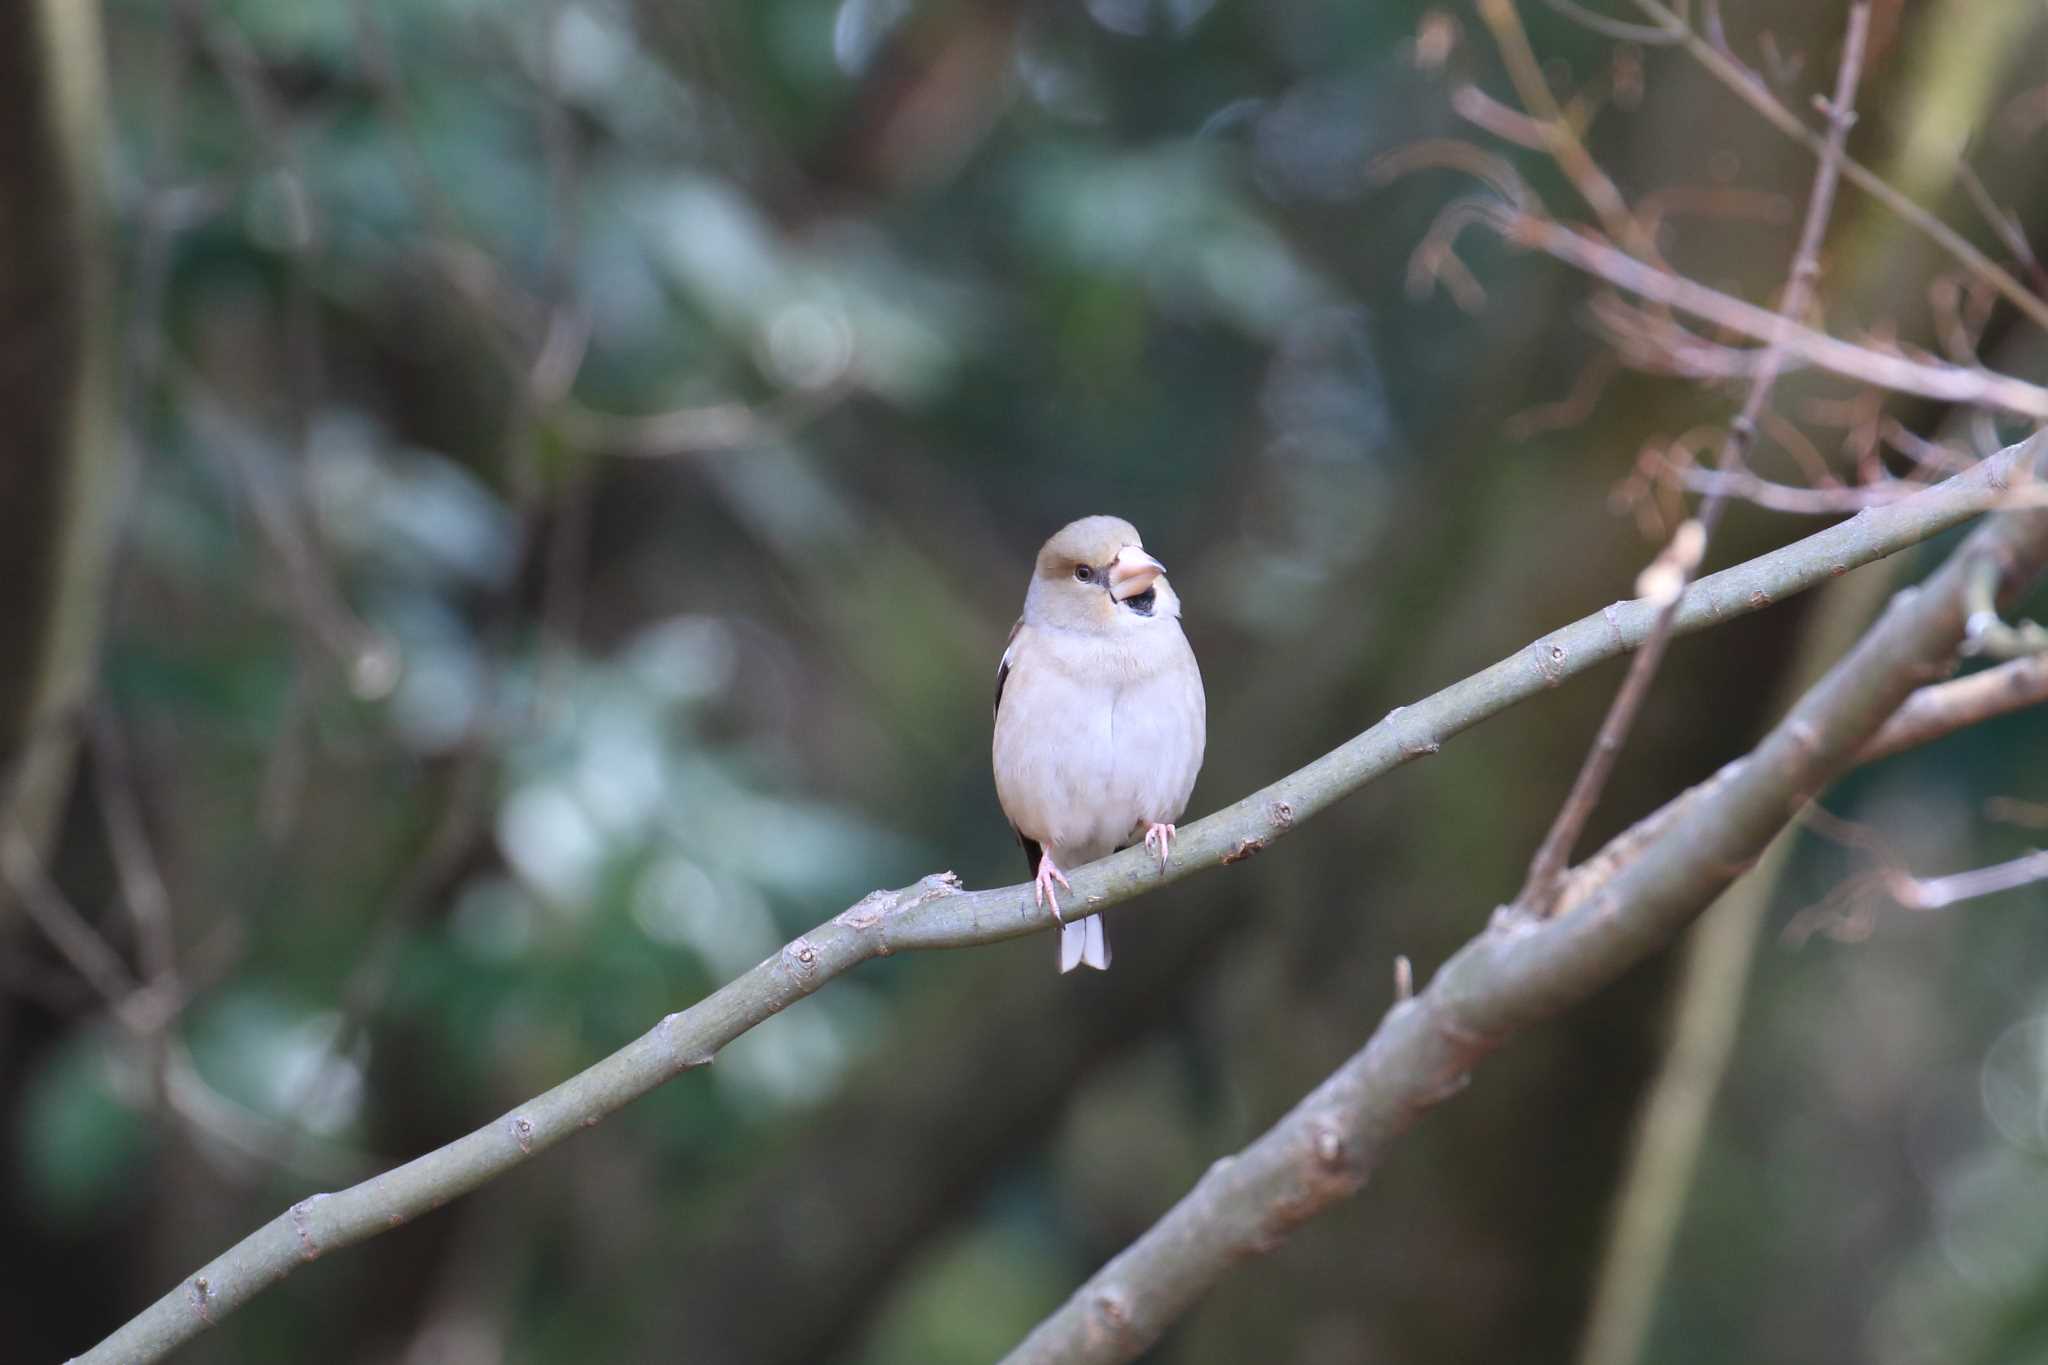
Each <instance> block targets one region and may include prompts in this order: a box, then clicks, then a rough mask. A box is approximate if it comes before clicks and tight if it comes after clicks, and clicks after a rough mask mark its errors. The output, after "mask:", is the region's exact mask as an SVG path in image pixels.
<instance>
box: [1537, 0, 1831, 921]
mask: <svg viewBox="0 0 2048 1365" xmlns="http://www.w3.org/2000/svg"><path fill="white" fill-rule="evenodd" d="M1869 31H1870V0H1856V2H1855V3H1854V4H1852V5H1851V6H1850V7H1849V27H1848V32H1847V34H1846V36H1845V37H1844V38H1843V40H1842V64H1841V67H1840V69H1839V71H1838V73H1837V75H1836V77H1835V94H1834V99H1833V101H1832V102H1831V103H1830V105H1829V106H1828V140H1827V145H1826V147H1825V148H1824V149H1823V151H1822V154H1821V159H1820V169H1819V170H1818V171H1817V172H1815V174H1814V178H1813V191H1812V193H1811V194H1810V195H1809V196H1808V197H1807V202H1806V221H1805V223H1804V224H1803V225H1802V226H1801V228H1800V230H1799V244H1798V247H1797V248H1796V249H1795V250H1794V251H1793V253H1792V270H1791V274H1790V275H1789V276H1788V277H1787V278H1786V281H1785V293H1784V296H1783V297H1782V298H1781V299H1780V300H1779V303H1778V323H1777V325H1776V327H1775V328H1774V329H1773V331H1772V333H1771V336H1770V340H1769V341H1768V343H1767V344H1766V349H1765V351H1764V362H1763V365H1762V367H1761V368H1759V369H1758V370H1757V372H1756V378H1755V379H1754V380H1752V381H1751V383H1750V386H1749V395H1748V397H1746V398H1745V399H1744V400H1743V403H1742V410H1741V412H1739V413H1737V414H1736V417H1735V420H1734V421H1733V422H1732V423H1730V424H1729V427H1728V434H1727V436H1726V438H1725V439H1724V440H1723V441H1722V443H1721V452H1720V457H1719V460H1718V462H1717V467H1718V468H1719V469H1720V470H1721V471H1722V472H1724V473H1725V472H1728V471H1731V470H1736V469H1739V468H1741V467H1742V466H1743V465H1744V463H1745V462H1746V459H1747V456H1748V452H1749V447H1750V444H1751V442H1752V441H1753V440H1754V439H1755V437H1756V428H1757V417H1758V415H1759V414H1760V413H1762V411H1763V409H1764V404H1765V403H1766V402H1767V401H1768V400H1769V398H1770V396H1771V388H1772V386H1773V385H1775V384H1776V383H1777V381H1778V362H1779V361H1780V360H1781V359H1782V358H1783V356H1784V353H1785V348H1786V343H1785V338H1786V335H1787V334H1788V332H1789V331H1790V329H1791V322H1792V320H1794V319H1797V318H1799V317H1801V316H1803V315H1804V314H1805V312H1806V309H1807V306H1808V304H1809V303H1810V302H1811V301H1812V298H1813V292H1814V281H1815V280H1816V279H1817V278H1818V277H1819V275H1820V245H1821V239H1822V238H1823V237H1825V236H1826V235H1827V226H1828V216H1829V214H1830V213H1831V212H1832V211H1833V208H1834V203H1835V186H1836V184H1837V183H1838V181H1839V179H1840V174H1841V164H1842V155H1843V149H1844V147H1845V146H1846V145H1847V142H1848V139H1849V128H1850V126H1851V125H1852V124H1853V123H1854V122H1855V121H1856V113H1855V108H1856V85H1857V82H1858V81H1859V80H1860V79H1861V78H1862V74H1863V43H1864V39H1865V37H1866V36H1867V35H1868V33H1869ZM1726 506H1727V499H1726V497H1725V496H1724V495H1723V494H1722V493H1721V492H1720V491H1718V490H1717V491H1716V492H1714V493H1712V494H1710V495H1709V496H1708V498H1707V500H1706V503H1705V505H1704V506H1702V507H1701V509H1700V513H1699V518H1698V527H1699V536H1698V540H1699V545H1698V547H1697V548H1696V549H1694V550H1692V551H1691V552H1690V553H1687V554H1685V555H1681V556H1679V557H1677V559H1676V561H1675V567H1676V569H1677V579H1676V582H1675V584H1673V586H1672V588H1671V590H1670V593H1669V599H1668V600H1667V602H1666V603H1665V605H1664V609H1663V611H1662V612H1660V613H1659V615H1658V617H1657V625H1656V628H1655V629H1654V630H1652V631H1651V632H1650V638H1649V639H1648V640H1646V641H1644V643H1643V647H1642V648H1641V649H1639V650H1637V651H1636V655H1635V657H1634V658H1633V659H1631V660H1629V668H1628V676H1627V677H1626V678H1624V679H1623V681H1622V684H1621V690H1620V691H1618V692H1616V693H1615V696H1614V702H1613V704H1612V705H1611V706H1609V707H1608V710H1607V715H1606V717H1605V718H1604V719H1603V720H1602V721H1601V722H1600V732H1599V734H1598V735H1597V736H1596V737H1595V738H1594V740H1593V747H1592V749H1591V750H1589V751H1588V752H1587V754H1586V761H1585V762H1584V763H1583V764H1582V765H1581V766H1580V768H1579V773H1578V776H1577V778H1575V779H1574V780H1573V782H1572V789H1571V793H1570V794H1569V795H1568V796H1567V797H1566V798H1565V801H1564V804H1563V805H1562V806H1561V807H1559V808H1558V812H1557V819H1556V820H1555V821H1554V822H1552V824H1551V826H1550V832H1549V833H1548V834H1546V835H1545V836H1544V837H1543V842H1542V843H1541V844H1540V845H1539V846H1538V847H1537V850H1536V856H1535V857H1534V858H1533V859H1531V860H1530V863H1529V876H1528V879H1527V880H1526V881H1525V882H1524V883H1523V885H1522V892H1521V895H1520V896H1518V897H1517V898H1516V899H1517V900H1518V901H1519V902H1520V903H1522V904H1524V905H1533V906H1537V907H1539V908H1541V909H1544V910H1548V909H1549V908H1550V907H1551V906H1552V905H1553V904H1554V903H1555V898H1556V893H1557V888H1558V885H1559V880H1560V874H1562V873H1563V871H1564V868H1565V865H1566V863H1567V862H1568V861H1569V860H1570V858H1571V853H1572V849H1573V848H1574V847H1575V846H1576V845H1577V844H1578V841H1579V835H1580V834H1581V833H1583V832H1584V830H1585V827H1586V821H1587V819H1589V818H1590V817H1591V815H1592V813H1593V808H1594V807H1595V806H1596V805H1597V804H1598V803H1599V800H1600V793H1601V791H1602V790H1603V789H1604V788H1605V787H1606V785H1607V779H1608V776H1609V775H1610V774H1611V773H1612V772H1613V771H1614V764H1615V760H1616V759H1617V758H1618V757H1619V756H1620V753H1621V747H1622V745H1623V744H1624V743H1625V742H1626V741H1627V739H1628V734H1629V731H1630V730H1631V729H1633V728H1634V726H1635V722H1636V716H1637V714H1638V713H1639V712H1640V711H1641V710H1642V705H1643V700H1644V698H1646V697H1647V696H1648V695H1649V692H1650V684H1651V682H1652V681H1653V680H1654V679H1655V678H1656V676H1657V668H1658V665H1659V664H1661V663H1662V662H1663V661H1664V650H1665V647H1666V646H1667V645H1669V644H1670V642H1671V627H1672V624H1673V622H1674V621H1676V620H1677V615H1678V603H1679V600H1680V599H1681V598H1683V597H1684V595H1685V588H1686V584H1687V583H1688V582H1689V581H1690V580H1691V578H1692V575H1693V572H1694V570H1695V569H1696V568H1697V567H1698V565H1699V562H1700V559H1701V557H1702V556H1703V555H1704V553H1705V550H1706V546H1707V544H1708V542H1709V541H1711V540H1712V538H1713V534H1714V528H1715V527H1716V526H1717V525H1718V524H1719V523H1720V520H1721V512H1722V509H1723V508H1725V507H1726ZM1681 529H1682V528H1681Z"/></svg>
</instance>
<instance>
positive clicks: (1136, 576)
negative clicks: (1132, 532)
mask: <svg viewBox="0 0 2048 1365" xmlns="http://www.w3.org/2000/svg"><path fill="white" fill-rule="evenodd" d="M1165 572H1166V566H1165V565H1164V564H1161V563H1160V562H1159V561H1158V560H1156V559H1154V558H1153V557H1152V556H1151V555H1148V554H1146V553H1145V552H1144V551H1143V550H1141V549H1139V548H1138V547H1137V546H1135V545H1126V546H1124V547H1123V549H1121V550H1118V551H1117V552H1116V558H1115V559H1112V560H1111V561H1109V595H1110V596H1111V597H1114V598H1115V599H1116V600H1117V601H1119V602H1122V601H1125V600H1126V599H1128V598H1132V597H1136V596H1137V595H1138V594H1139V593H1141V592H1144V591H1145V590H1146V589H1147V588H1150V587H1151V586H1152V583H1153V580H1155V579H1157V578H1158V577H1159V576H1160V575H1162V574H1164V573H1165Z"/></svg>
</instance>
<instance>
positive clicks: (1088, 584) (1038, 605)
mask: <svg viewBox="0 0 2048 1365" xmlns="http://www.w3.org/2000/svg"><path fill="white" fill-rule="evenodd" d="M1179 616H1180V599H1179V598H1178V597H1176V596H1175V595H1174V592H1173V589H1172V588H1171V587H1170V586H1168V584H1167V582H1166V566H1165V565H1164V564H1161V563H1160V562H1159V561H1158V560H1156V559H1154V558H1153V557H1152V556H1151V555H1148V554H1146V553H1145V547H1144V545H1143V543H1142V542H1141V541H1140V540H1139V539H1138V530H1137V528H1136V527H1135V526H1132V525H1131V524H1130V523H1129V522H1128V521H1125V520H1124V519H1123V518H1121V517H1083V518H1081V520H1079V521H1076V522H1071V523H1069V524H1068V525H1066V526H1064V527H1062V528H1061V529H1060V531H1059V532H1058V534H1056V535H1054V536H1053V538H1052V539H1051V540H1048V541H1046V542H1045V548H1044V549H1042V550H1040V551H1039V552H1038V564H1037V567H1036V568H1035V569H1034V570H1033V572H1032V575H1031V588H1030V590H1029V591H1028V592H1027V593H1025V595H1024V619H1025V620H1027V621H1030V622H1032V623H1034V624H1038V625H1047V626H1057V627H1060V628H1063V629H1066V630H1088V631H1111V630H1119V629H1132V628H1136V627H1138V626H1140V625H1142V624H1143V623H1144V622H1146V621H1155V620H1175V619H1177V618H1178V617H1179Z"/></svg>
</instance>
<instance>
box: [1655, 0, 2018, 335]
mask: <svg viewBox="0 0 2048 1365" xmlns="http://www.w3.org/2000/svg"><path fill="white" fill-rule="evenodd" d="M1634 4H1635V7H1636V8H1637V9H1638V10H1640V11H1641V12H1642V13H1643V14H1645V15H1648V16H1649V17H1650V18H1652V19H1654V20H1656V22H1657V23H1658V24H1660V25H1662V26H1663V28H1664V30H1665V31H1666V32H1667V33H1669V34H1671V35H1672V37H1673V38H1674V39H1675V40H1676V41H1677V42H1679V43H1680V44H1681V45H1683V46H1684V48H1685V50H1686V51H1687V52H1688V53H1689V54H1691V56H1692V57H1693V59H1694V60H1695V61H1697V62H1698V63H1699V64H1700V65H1701V66H1702V67H1705V68H1706V70H1707V71H1708V73H1709V74H1711V75H1712V76H1713V77H1714V78H1715V79H1716V80H1718V81H1720V82H1721V84H1723V85H1725V86H1727V87H1728V89H1729V90H1730V91H1731V92H1732V93H1734V95H1735V96H1736V97H1737V98H1739V99H1740V100H1741V101H1742V102H1743V103H1744V104H1747V105H1748V106H1749V107H1750V108H1752V109H1754V110H1756V111H1757V113H1759V114H1761V115H1763V117H1764V119H1765V121H1767V122H1768V123H1770V124H1771V126H1772V127H1774V128H1776V129H1778V130H1779V131H1780V132H1782V133H1784V134H1785V135H1786V136H1787V137H1789V138H1791V139H1792V140H1793V141H1794V142H1797V143H1798V144H1799V145H1800V146H1802V147H1804V148H1806V149H1807V150H1808V151H1810V152H1812V153H1813V154H1814V155H1816V156H1818V155H1820V154H1821V152H1822V149H1823V148H1824V147H1825V146H1826V143H1825V140H1824V139H1823V138H1822V136H1821V135H1820V134H1819V133H1816V132H1814V131H1813V129H1811V128H1809V127H1807V126H1806V124H1805V123H1804V122H1802V121H1801V120H1800V118H1799V116H1798V115H1797V114H1794V113H1793V112H1792V111H1791V110H1790V109H1787V108H1786V107H1785V106H1784V104H1783V103H1781V102H1780V101H1779V99H1778V97H1777V96H1776V95H1773V94H1772V93H1771V88H1770V86H1769V85H1767V84H1766V83H1765V82H1764V81H1763V80H1762V78H1760V77H1759V76H1758V75H1757V74H1756V73H1755V72H1754V71H1752V70H1750V69H1749V68H1748V67H1746V66H1744V65H1743V64H1742V63H1741V62H1740V61H1738V60H1736V58H1735V56H1734V54H1733V53H1731V52H1730V51H1729V50H1728V46H1727V43H1726V42H1725V41H1721V42H1718V43H1717V42H1714V41H1710V40H1709V39H1708V38H1707V37H1704V36H1702V35H1701V34H1700V33H1699V32H1698V31H1697V30H1695V29H1694V28H1693V27H1692V26H1691V25H1690V24H1689V23H1687V22H1686V19H1685V16H1684V15H1683V13H1681V12H1679V11H1677V10H1673V9H1671V8H1670V7H1669V6H1667V5H1665V4H1662V3H1661V2H1660V0H1634ZM1709 12H1710V13H1711V12H1712V11H1711V10H1710V11H1709ZM1842 176H1843V178H1844V179H1846V180H1847V181H1848V182H1849V183H1850V184H1852V185H1854V186H1856V188H1858V189H1860V190H1862V191H1863V192H1864V193H1865V194H1868V195H1869V196H1870V197H1871V198H1873V199H1875V200H1877V202H1878V203H1880V204H1882V205H1884V206H1885V207H1886V208H1888V209H1890V210H1891V211H1892V212H1893V213H1895V214H1897V215H1898V216H1899V218H1900V219H1901V220H1903V221H1904V222H1905V223H1907V224H1908V225H1909V226H1911V227H1912V228H1913V229H1914V230H1916V231H1918V232H1919V233H1921V234H1922V235H1923V236H1925V237H1926V238H1927V239H1928V240H1929V241H1931V242H1933V243H1934V244H1935V245H1936V246H1938V247H1940V248H1941V249H1942V250H1943V251H1945V252H1947V253H1948V254H1949V255H1950V256H1952V257H1954V258H1955V259H1956V261H1958V262H1959V263H1960V264H1961V265H1962V266H1963V268H1964V269H1966V270H1968V271H1969V272H1970V273H1971V274H1972V275H1975V276H1976V277H1977V278H1979V279H1981V280H1984V281H1986V282H1987V283H1989V284H1990V285H1992V287H1994V288H1995V289H1997V290H1998V292H1999V293H2000V294H2002V295H2004V296H2005V298H2006V299H2007V300H2008V301H2009V302H2010V303H2011V304H2012V305H2013V306H2014V307H2015V308H2017V309H2019V310H2020V311H2021V312H2022V313H2024V314H2026V315H2027V316H2028V317H2029V318H2032V319H2033V320H2034V322H2035V324H2036V325H2038V326H2041V327H2048V299H2044V298H2043V297H2041V296H2040V295H2038V294H2036V293H2034V292H2033V291H2032V290H2030V289H2028V288H2027V287H2026V285H2024V284H2022V283H2020V282H2019V280H2017V279H2015V278H2014V277H2013V276H2012V274H2011V272H2009V271H2006V270H2004V269H2002V268H2000V267H1999V265H1998V264H1997V263H1996V262H1995V261H1993V260H1992V259H1991V258H1990V257H1988V256H1986V255H1985V254H1984V253H1983V252H1981V251H1979V250H1978V249H1977V248H1976V247H1974V246H1972V245H1970V243H1969V242H1968V241H1967V240H1965V239H1964V238H1963V236H1962V235H1961V234H1960V233H1958V232H1957V231H1956V230H1955V229H1954V228H1951V227H1950V226H1949V225H1948V224H1946V223H1944V222H1942V221H1941V220H1940V219H1939V218H1937V217H1935V216H1934V215H1933V214H1932V213H1929V212H1928V211H1927V210H1926V209H1924V208H1921V207H1920V205H1918V204H1916V203H1914V202H1913V201H1912V200H1911V199H1910V198H1908V197H1907V196H1906V195H1904V194H1903V193H1901V192H1900V191H1899V190H1897V189H1895V188H1893V187H1892V185H1891V184H1890V182H1888V181H1886V180H1885V179H1884V178H1883V177H1882V176H1880V175H1878V174H1877V172H1875V171H1873V170H1871V169H1870V168H1869V167H1868V166H1865V165H1864V164H1863V163H1862V162H1860V161H1857V160H1856V159H1855V158H1854V157H1844V158H1843V159H1842Z"/></svg>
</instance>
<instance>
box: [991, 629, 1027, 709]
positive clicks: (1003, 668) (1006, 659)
mask: <svg viewBox="0 0 2048 1365" xmlns="http://www.w3.org/2000/svg"><path fill="white" fill-rule="evenodd" d="M1023 629H1024V618H1023V617H1021V616H1020V617H1018V618H1017V624H1016V625H1014V626H1011V627H1010V638H1009V639H1007V640H1005V641H1003V661H1002V662H1001V663H999V664H997V665H996V704H995V714H996V715H999V716H1000V715H1001V714H1002V713H1003V684H1004V683H1006V682H1008V681H1009V680H1010V660H1011V659H1012V658H1013V657H1014V656H1015V655H1016V652H1017V636H1018V634H1019V633H1021V632H1022V631H1023Z"/></svg>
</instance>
